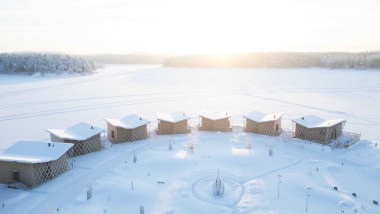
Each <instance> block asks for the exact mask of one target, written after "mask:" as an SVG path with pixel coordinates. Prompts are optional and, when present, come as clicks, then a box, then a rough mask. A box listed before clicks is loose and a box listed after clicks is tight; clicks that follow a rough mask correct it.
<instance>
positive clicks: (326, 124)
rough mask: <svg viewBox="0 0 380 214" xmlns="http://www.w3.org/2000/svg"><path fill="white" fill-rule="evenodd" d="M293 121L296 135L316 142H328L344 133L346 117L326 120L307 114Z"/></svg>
mask: <svg viewBox="0 0 380 214" xmlns="http://www.w3.org/2000/svg"><path fill="white" fill-rule="evenodd" d="M292 121H293V130H294V137H295V138H299V139H303V140H309V141H313V142H316V143H321V144H328V143H331V142H332V141H333V140H335V139H337V138H338V137H339V136H341V135H342V133H343V128H344V124H345V122H346V120H345V119H330V120H325V119H322V118H319V117H317V116H314V115H307V116H304V117H301V118H298V119H294V120H292Z"/></svg>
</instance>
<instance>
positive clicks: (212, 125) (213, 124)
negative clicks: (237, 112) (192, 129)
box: [199, 110, 232, 132]
mask: <svg viewBox="0 0 380 214" xmlns="http://www.w3.org/2000/svg"><path fill="white" fill-rule="evenodd" d="M199 116H200V124H199V130H202V131H220V132H230V131H232V128H231V123H230V118H231V113H230V112H229V111H210V110H202V111H201V113H200V114H199Z"/></svg>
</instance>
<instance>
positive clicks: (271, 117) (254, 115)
mask: <svg viewBox="0 0 380 214" xmlns="http://www.w3.org/2000/svg"><path fill="white" fill-rule="evenodd" d="M283 114H284V113H282V112H277V113H271V114H265V113H262V112H257V111H252V112H250V113H248V114H246V115H244V117H245V118H248V119H250V120H253V121H256V122H259V123H261V122H271V121H275V120H278V119H279V118H281V117H282V115H283Z"/></svg>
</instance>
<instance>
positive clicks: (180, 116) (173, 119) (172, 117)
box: [156, 111, 190, 123]
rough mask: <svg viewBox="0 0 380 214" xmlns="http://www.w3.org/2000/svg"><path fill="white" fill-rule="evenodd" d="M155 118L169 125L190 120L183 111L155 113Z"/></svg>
mask: <svg viewBox="0 0 380 214" xmlns="http://www.w3.org/2000/svg"><path fill="white" fill-rule="evenodd" d="M156 116H157V119H158V120H163V121H166V122H170V123H177V122H180V121H183V120H188V119H190V117H189V116H188V115H187V114H186V113H185V112H183V111H178V112H173V113H166V112H157V113H156Z"/></svg>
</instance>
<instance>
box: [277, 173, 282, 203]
mask: <svg viewBox="0 0 380 214" xmlns="http://www.w3.org/2000/svg"><path fill="white" fill-rule="evenodd" d="M281 177H282V175H280V174H278V185H277V198H280V183H281Z"/></svg>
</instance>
